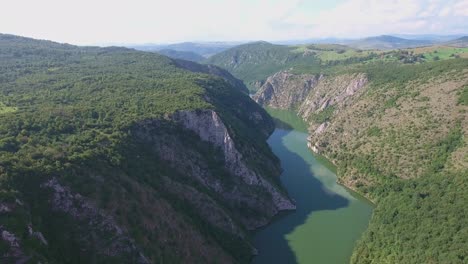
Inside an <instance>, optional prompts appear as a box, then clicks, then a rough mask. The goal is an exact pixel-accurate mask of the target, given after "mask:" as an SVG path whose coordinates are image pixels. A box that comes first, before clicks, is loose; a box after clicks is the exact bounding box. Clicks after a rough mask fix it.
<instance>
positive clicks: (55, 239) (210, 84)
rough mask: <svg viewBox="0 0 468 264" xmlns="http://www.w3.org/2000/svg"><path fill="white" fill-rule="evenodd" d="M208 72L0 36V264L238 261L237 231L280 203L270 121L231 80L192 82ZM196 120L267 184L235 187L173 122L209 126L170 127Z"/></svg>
mask: <svg viewBox="0 0 468 264" xmlns="http://www.w3.org/2000/svg"><path fill="white" fill-rule="evenodd" d="M189 68H194V69H193V71H190V69H189ZM213 69H214V70H216V69H215V68H207V67H206V66H202V65H198V66H197V65H196V64H195V63H189V62H187V63H184V62H183V61H175V60H172V59H169V58H168V57H164V56H161V55H158V54H155V53H147V52H140V51H135V50H131V49H126V48H118V47H109V48H97V47H76V46H72V45H66V44H58V43H54V42H50V41H39V40H34V39H28V38H22V37H17V36H12V35H0V231H1V232H3V233H2V234H3V239H0V256H1V262H2V263H3V261H6V262H5V263H15V262H16V261H19V262H22V261H29V262H32V263H36V262H41V263H187V261H188V260H190V262H193V263H220V262H222V263H238V262H246V261H248V260H249V259H250V257H251V254H252V252H253V248H252V246H251V244H250V241H249V237H248V235H247V230H248V229H252V228H255V227H256V226H258V225H261V224H264V222H265V221H268V219H269V218H270V217H272V215H274V214H276V212H277V210H278V209H277V208H276V207H275V204H274V203H273V202H272V198H271V193H270V192H274V191H275V190H277V192H279V193H283V191H282V189H281V188H280V187H278V175H279V173H280V169H279V164H278V161H277V159H276V157H274V155H273V154H272V153H271V151H270V149H269V148H268V146H267V144H266V142H265V141H266V138H267V137H268V135H269V133H271V131H272V130H273V121H272V120H271V119H270V118H269V116H268V115H267V113H266V112H265V111H264V110H263V109H262V108H260V107H259V106H257V105H256V104H255V103H254V102H253V101H252V100H250V98H249V97H248V95H246V93H245V91H244V90H242V89H245V86H241V87H236V86H233V85H234V84H231V83H232V82H233V80H234V79H235V78H233V77H232V76H228V75H226V73H223V72H222V71H221V70H220V69H217V70H216V72H218V73H219V72H220V71H221V72H222V73H223V74H224V75H223V76H224V77H227V78H226V79H223V78H222V77H217V76H215V75H209V74H205V73H203V72H206V73H210V70H213ZM237 82H239V81H238V80H237ZM240 84H242V82H240ZM240 109H241V110H242V111H240ZM210 111H214V112H210ZM209 113H212V114H209ZM207 114H209V117H212V116H213V117H212V118H217V117H218V116H219V117H220V118H221V120H222V121H216V120H217V119H215V121H216V122H217V123H215V125H217V126H218V129H223V128H224V127H226V129H227V131H226V132H225V133H229V135H230V137H229V138H230V139H232V140H233V144H234V145H233V146H231V151H232V148H235V150H236V151H239V152H240V153H241V154H236V155H241V157H244V158H245V160H248V162H245V161H244V160H240V161H238V162H241V164H246V165H245V168H244V170H246V171H247V172H249V173H255V174H256V175H257V177H259V178H263V179H264V180H263V185H265V184H267V182H270V184H271V185H270V186H273V187H269V188H267V189H265V187H263V186H260V185H253V184H247V183H245V182H244V181H243V180H241V179H240V177H234V174H235V173H237V172H235V171H232V170H231V169H230V168H228V167H227V165H226V162H228V161H226V160H223V158H222V157H224V156H225V154H224V153H223V151H222V150H221V149H220V147H223V146H216V145H213V144H211V143H209V142H207V141H206V140H202V139H201V138H200V137H201V136H203V134H201V133H199V134H196V133H194V131H191V130H190V129H189V128H190V123H188V125H186V127H187V128H184V127H182V125H181V122H189V121H190V122H207V123H206V124H205V123H201V124H202V125H203V124H205V125H207V126H208V125H211V123H209V121H210V120H208V121H203V120H205V119H200V120H201V121H197V120H196V119H195V120H190V119H189V120H188V121H183V119H182V118H183V117H184V116H189V117H190V116H194V118H197V117H200V118H207V117H208V115H207ZM252 114H255V115H252ZM176 117H178V118H179V119H181V120H182V121H180V122H179V123H178V122H176V121H175V119H177V118H176ZM219 122H222V123H221V124H219ZM208 140H209V139H208ZM234 146H235V147H234ZM260 165H261V166H260ZM243 166H244V165H243ZM197 175H198V176H200V177H198V178H197V177H196V176H197ZM237 187H239V188H240V190H238V189H237ZM281 195H284V194H281ZM181 248H183V249H184V251H183V252H180V249H181Z"/></svg>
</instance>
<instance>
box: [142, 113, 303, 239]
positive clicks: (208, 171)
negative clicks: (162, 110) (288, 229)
mask: <svg viewBox="0 0 468 264" xmlns="http://www.w3.org/2000/svg"><path fill="white" fill-rule="evenodd" d="M258 116H260V118H262V116H261V115H260V114H258ZM167 118H168V120H169V121H163V120H146V121H144V122H142V123H140V124H139V126H138V128H137V129H136V130H135V135H136V136H137V138H140V139H141V140H142V142H144V144H145V145H148V146H151V147H152V148H153V150H154V152H155V153H158V156H159V157H160V158H161V159H162V160H164V161H165V162H166V163H167V164H168V165H170V166H171V167H173V168H174V169H175V170H177V171H179V173H180V174H182V175H184V176H185V177H188V179H190V180H192V181H193V180H196V181H197V182H199V183H200V184H201V185H202V186H204V187H206V188H207V189H208V190H211V191H213V192H214V193H216V195H217V196H219V198H218V199H221V200H222V201H224V203H225V204H227V205H228V206H229V209H230V210H229V211H230V213H231V214H234V215H233V216H235V217H236V220H238V221H240V222H241V223H242V224H243V225H244V227H245V228H247V229H255V228H258V227H260V226H263V225H265V224H267V223H268V222H269V221H270V220H271V217H273V216H274V215H276V214H277V213H278V212H279V211H281V210H291V209H295V205H294V204H293V203H292V202H291V201H290V200H289V198H288V197H287V195H286V194H285V193H283V192H282V191H281V190H280V189H279V188H278V187H276V186H275V185H274V184H273V183H271V182H270V181H269V180H267V179H266V178H267V175H264V174H262V173H263V172H264V171H265V170H264V169H265V168H266V167H269V166H272V165H271V164H269V163H274V162H273V161H271V160H269V159H265V157H264V158H263V159H261V160H262V161H264V163H262V164H263V166H262V169H261V170H258V169H257V170H254V169H252V168H251V167H249V165H247V163H246V161H245V160H244V154H248V155H263V154H260V153H258V152H257V150H255V149H251V148H252V147H251V146H250V145H247V146H245V147H246V148H247V149H243V151H244V152H241V151H240V150H239V149H238V147H237V146H236V144H235V141H234V139H233V138H232V136H231V133H230V132H229V130H228V128H227V127H226V126H225V124H224V123H223V121H222V120H221V118H220V116H219V115H218V114H217V113H216V112H215V111H213V110H198V111H180V112H176V113H175V114H173V115H171V116H167ZM253 118H255V119H257V118H258V117H253ZM162 122H174V123H175V124H176V125H177V126H181V127H183V128H184V130H185V131H187V133H191V134H192V133H193V135H196V137H199V139H200V140H201V141H202V142H204V144H209V145H212V146H214V147H215V148H216V149H217V150H218V151H219V155H215V156H214V157H213V158H214V159H215V160H217V161H213V162H217V163H218V164H219V166H221V167H223V171H219V173H223V175H215V174H213V169H214V168H213V166H214V165H213V164H209V163H207V159H206V157H203V156H202V155H201V154H200V153H199V152H198V150H196V149H193V148H192V147H191V146H192V142H191V143H190V144H189V145H187V144H186V145H183V143H182V142H181V140H180V139H177V137H176V136H175V135H173V134H171V133H165V132H163V131H162V130H161V129H160V127H162V126H163V124H162ZM176 130H178V131H180V128H176ZM249 151H250V152H251V153H248V152H249ZM205 155H206V154H205ZM258 158H260V157H258ZM275 174H277V175H275V176H279V174H280V171H279V169H278V170H277V171H275ZM270 177H271V176H270ZM247 211H255V212H257V213H256V214H251V213H250V214H249V213H246V212H247ZM214 212H218V214H217V216H213V217H216V218H219V219H226V218H225V216H223V213H222V209H221V208H218V209H217V210H215V211H214ZM222 223H228V222H226V221H224V220H223V221H221V222H220V223H219V224H220V225H219V226H221V227H223V229H225V231H226V232H230V233H231V232H233V231H232V230H233V229H232V227H229V225H228V224H222ZM235 229H239V228H237V227H236V228H235Z"/></svg>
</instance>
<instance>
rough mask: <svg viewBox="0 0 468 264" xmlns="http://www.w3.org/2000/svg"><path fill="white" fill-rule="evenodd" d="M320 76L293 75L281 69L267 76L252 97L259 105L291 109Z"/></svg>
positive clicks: (307, 92)
mask: <svg viewBox="0 0 468 264" xmlns="http://www.w3.org/2000/svg"><path fill="white" fill-rule="evenodd" d="M322 78H323V76H322V75H320V76H315V75H310V74H301V75H295V74H292V73H290V72H288V71H281V72H278V73H275V74H274V75H273V76H270V77H268V78H267V80H266V81H265V82H264V83H263V84H262V86H261V87H260V89H259V90H258V92H257V93H256V94H255V95H254V96H253V99H254V100H255V101H256V102H257V103H259V104H260V105H264V106H269V107H272V108H280V109H291V108H294V107H295V106H297V105H299V104H300V103H301V102H302V101H304V99H305V98H306V97H307V95H308V94H309V92H310V91H311V90H312V89H313V88H314V87H315V86H316V85H317V84H318V83H319V81H320V80H321V79H322Z"/></svg>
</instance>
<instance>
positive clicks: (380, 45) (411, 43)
mask: <svg viewBox="0 0 468 264" xmlns="http://www.w3.org/2000/svg"><path fill="white" fill-rule="evenodd" d="M434 43H435V42H434V41H432V40H418V39H404V38H399V37H394V36H388V35H382V36H378V37H369V38H364V39H360V40H356V41H352V42H350V43H347V44H348V46H351V47H353V48H358V49H401V48H413V47H420V46H429V45H432V44H434Z"/></svg>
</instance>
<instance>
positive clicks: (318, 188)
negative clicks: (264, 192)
mask: <svg viewBox="0 0 468 264" xmlns="http://www.w3.org/2000/svg"><path fill="white" fill-rule="evenodd" d="M269 112H270V114H271V115H272V116H273V117H275V118H277V120H281V122H280V123H282V125H280V126H279V127H281V128H277V129H276V130H275V132H274V133H273V134H272V135H271V137H270V138H269V140H268V143H269V145H270V146H271V148H272V150H273V152H274V153H275V154H276V156H278V158H279V159H280V160H281V166H282V168H283V170H284V171H283V174H282V175H281V182H282V183H283V185H284V186H285V187H286V189H287V191H288V193H289V195H290V197H291V198H293V199H294V200H295V201H296V205H297V210H296V211H294V212H290V213H286V214H284V215H282V216H278V217H277V219H275V220H274V221H273V222H272V223H271V224H270V225H268V226H266V227H265V228H263V229H260V230H259V231H258V232H256V234H255V236H254V245H255V247H256V248H257V249H258V251H259V254H258V255H257V256H256V257H255V258H254V259H253V261H252V264H276V263H278V264H289V263H300V264H314V263H317V264H335V263H336V264H344V263H348V262H349V259H350V257H351V254H352V251H353V248H354V245H355V243H356V241H357V240H358V239H359V237H360V236H361V234H362V232H363V231H364V230H365V229H366V228H367V225H368V222H369V219H370V217H371V214H372V209H373V206H372V204H371V203H370V202H369V201H367V200H366V199H365V198H363V197H360V196H359V195H357V194H355V193H353V192H352V191H350V190H348V189H346V188H345V187H343V186H341V185H339V184H337V183H336V179H337V176H336V174H335V173H334V172H333V171H332V169H329V168H330V166H325V165H324V164H323V163H321V162H319V161H318V160H317V158H315V157H314V155H312V152H311V151H310V150H309V149H308V148H307V134H306V133H305V124H304V123H303V122H302V121H301V120H300V119H299V118H298V117H297V116H296V115H295V114H294V113H293V112H288V111H279V110H275V111H271V110H270V111H269Z"/></svg>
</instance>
